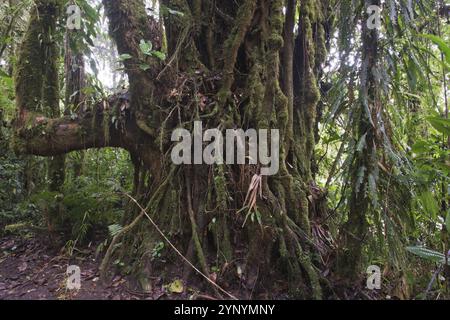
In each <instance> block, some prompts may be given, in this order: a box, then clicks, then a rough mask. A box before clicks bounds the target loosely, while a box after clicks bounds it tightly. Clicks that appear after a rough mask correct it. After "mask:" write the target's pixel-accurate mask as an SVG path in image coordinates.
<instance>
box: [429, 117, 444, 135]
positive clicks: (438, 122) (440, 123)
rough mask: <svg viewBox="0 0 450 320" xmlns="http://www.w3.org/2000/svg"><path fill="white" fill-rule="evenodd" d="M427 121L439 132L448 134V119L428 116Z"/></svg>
mask: <svg viewBox="0 0 450 320" xmlns="http://www.w3.org/2000/svg"><path fill="white" fill-rule="evenodd" d="M427 120H428V122H429V123H430V124H431V125H432V126H433V128H435V129H436V130H437V131H439V132H440V133H443V134H445V135H450V119H445V118H440V117H428V118H427Z"/></svg>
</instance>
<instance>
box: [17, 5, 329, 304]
mask: <svg viewBox="0 0 450 320" xmlns="http://www.w3.org/2000/svg"><path fill="white" fill-rule="evenodd" d="M37 2H38V3H46V4H48V3H51V2H52V1H50V0H48V1H44V0H40V1H37ZM326 3H327V1H316V0H302V1H298V2H297V1H288V2H287V3H285V1H283V0H239V1H220V2H216V1H204V0H188V1H183V0H163V1H161V4H162V5H163V6H164V7H166V8H170V9H171V10H170V11H169V12H167V11H168V10H165V13H164V14H163V17H164V24H165V30H166V39H167V49H168V58H167V59H166V61H165V62H162V61H161V60H159V59H158V58H155V57H151V56H147V55H145V54H143V52H142V51H141V49H140V46H139V44H140V43H141V41H142V40H144V41H151V42H152V43H153V50H155V51H158V50H162V47H163V41H162V39H163V38H164V37H163V36H162V34H161V33H160V30H161V28H159V27H158V26H159V22H157V21H154V20H153V19H152V18H150V17H149V16H148V15H147V13H146V10H145V6H144V3H143V1H142V0H116V1H107V0H105V1H103V4H104V7H105V12H106V15H107V16H108V18H109V23H110V33H111V36H112V37H113V39H114V40H115V42H116V44H117V47H118V51H119V54H128V55H131V56H132V58H131V59H128V60H126V61H125V62H124V65H125V69H126V72H127V74H128V78H129V83H130V87H129V96H130V101H128V100H123V99H121V98H120V97H112V98H111V99H110V100H109V101H106V102H103V103H100V104H99V105H98V106H96V107H95V108H93V109H92V110H89V111H88V112H86V113H84V114H82V115H80V117H78V118H77V119H73V118H69V117H63V118H58V119H49V118H47V117H44V116H42V113H40V111H39V109H37V108H36V102H35V101H34V98H35V96H36V95H37V92H36V91H29V90H25V88H24V86H25V85H26V84H30V83H42V82H43V78H42V76H41V75H44V74H45V70H41V69H39V70H36V68H37V66H39V65H40V64H41V63H42V62H41V60H40V58H41V59H44V57H42V56H38V57H37V59H34V60H30V61H31V62H30V63H28V64H27V63H26V61H27V59H29V58H30V56H32V55H33V54H35V52H34V50H35V49H34V46H35V45H36V44H37V42H38V34H37V31H36V26H38V25H39V24H40V23H41V22H40V21H38V20H39V19H38V18H37V17H36V16H35V17H33V19H32V22H31V25H30V28H29V30H28V32H27V35H26V36H25V39H24V43H23V46H22V52H21V55H20V58H19V66H20V68H19V72H18V76H17V95H18V97H19V98H18V99H17V105H18V109H19V114H20V117H19V118H18V120H17V121H16V129H17V130H16V132H17V134H16V136H17V138H18V139H17V144H16V147H17V150H18V151H21V152H25V153H32V154H39V155H44V156H48V155H57V154H61V153H65V152H68V151H73V150H81V149H84V148H92V147H105V146H113V147H121V148H124V149H126V150H128V151H129V152H130V153H131V155H132V159H133V162H134V164H135V168H136V172H135V184H136V186H135V190H134V197H135V198H136V199H137V200H138V201H139V203H141V204H142V206H143V207H145V208H146V211H147V212H148V214H149V215H150V217H151V218H152V219H153V220H154V221H155V222H156V224H157V225H158V226H159V228H160V229H161V230H162V232H163V233H164V234H165V235H166V236H167V237H168V238H169V239H170V240H171V242H172V243H173V244H174V245H175V246H176V247H177V248H178V249H179V250H180V251H181V252H182V253H183V254H184V255H185V256H186V257H187V258H188V259H189V260H190V261H192V263H194V264H195V265H196V266H198V268H199V269H200V270H201V271H202V272H203V273H204V274H205V275H207V276H211V277H212V275H211V273H212V272H213V270H214V272H215V273H216V275H215V276H216V277H217V282H218V284H220V285H221V286H222V287H224V288H225V289H227V290H233V286H231V285H230V283H240V286H241V288H242V287H243V288H246V289H248V290H247V291H246V290H242V289H241V293H240V294H241V295H242V297H250V294H251V292H253V291H254V290H256V292H258V291H262V290H263V289H266V290H268V289H276V288H277V287H279V286H286V287H287V288H288V289H289V291H290V293H291V294H292V295H293V296H297V297H312V298H316V299H320V298H321V297H322V288H321V284H320V276H319V270H318V268H317V262H318V260H319V259H318V256H317V254H316V252H315V250H314V246H313V240H312V239H311V230H310V228H311V227H310V215H311V214H313V212H312V211H313V206H312V204H311V201H313V200H311V199H312V197H310V194H311V188H312V187H313V186H314V183H313V179H312V173H311V172H312V170H311V162H312V159H313V158H314V156H313V155H314V144H315V137H314V126H315V123H316V117H317V113H316V109H317V104H318V101H319V99H320V95H319V90H318V86H317V82H318V79H317V78H318V75H319V73H320V68H321V63H322V62H323V60H324V58H325V55H326V50H325V32H324V24H325V21H324V20H325V19H324V14H323V13H324V12H325V11H326V10H328V8H327V7H326ZM285 5H287V6H288V7H287V9H288V10H287V11H286V13H284V8H285ZM297 6H299V12H300V17H299V22H298V25H297V26H295V24H296V18H295V16H296V12H297ZM38 8H39V9H40V10H45V7H44V8H42V7H39V6H38ZM177 12H179V13H181V14H179V13H177ZM295 30H296V31H295ZM39 57H40V58H39ZM281 61H282V63H281ZM144 64H145V66H146V67H145V68H142V66H143V65H144ZM31 71H33V72H31ZM30 74H31V75H32V76H31V77H32V78H30ZM113 116H115V118H116V119H119V121H118V124H117V123H114V124H112V121H111V120H110V119H112V117H113ZM196 120H197V121H202V123H203V128H204V129H210V128H220V130H225V129H235V128H242V129H244V130H246V129H250V128H251V129H256V130H258V129H279V130H280V137H281V143H280V150H279V151H280V170H279V172H278V174H276V175H274V176H262V175H261V165H260V164H257V165H249V164H247V165H225V164H214V165H182V166H176V165H174V164H173V163H172V162H171V159H170V151H171V150H172V148H173V145H174V143H172V142H170V137H171V134H172V132H173V130H174V129H175V128H185V129H188V130H189V131H191V132H192V131H193V129H194V127H193V123H194V121H196ZM30 124H31V125H30ZM252 181H254V182H255V181H256V183H257V188H255V189H254V195H255V196H256V197H255V199H256V201H255V202H253V203H252V202H251V203H249V202H248V201H246V200H245V199H246V195H247V193H248V190H249V186H250V184H251V182H252ZM259 190H261V193H259V192H258V191H259ZM243 207H245V210H241V209H242V208H243ZM123 224H124V229H123V230H122V232H120V233H119V234H118V235H116V236H115V237H114V239H113V240H112V244H111V246H110V248H109V250H108V252H107V255H106V259H105V260H104V262H103V264H102V266H101V272H102V275H103V276H106V275H107V274H108V270H109V269H108V268H109V266H110V262H111V261H115V260H117V259H119V260H120V261H121V262H122V263H123V264H122V265H124V268H126V269H127V270H125V271H132V272H133V274H135V275H137V278H138V279H139V280H140V284H141V285H142V286H143V287H147V285H148V281H149V279H150V278H151V276H152V275H154V274H158V275H159V274H160V273H161V271H167V273H169V271H173V270H177V271H179V270H180V265H181V264H180V262H182V261H183V260H181V259H180V257H179V256H178V255H177V254H175V253H174V251H172V250H170V249H166V250H165V251H164V252H163V256H164V258H165V259H166V261H168V262H170V263H161V262H160V261H159V260H158V259H155V257H154V255H152V252H154V249H155V248H157V247H158V244H159V243H160V242H161V241H163V240H162V238H161V236H160V234H159V233H158V232H156V230H155V228H154V226H153V225H152V224H150V223H149V221H148V219H147V216H146V215H145V214H144V213H143V212H142V211H141V210H139V209H138V208H137V207H136V206H135V205H134V204H133V202H130V204H129V210H128V211H127V215H126V217H125V218H124V222H123ZM119 244H120V245H119ZM166 248H168V246H166ZM112 257H114V260H112V259H111V258H112ZM230 280H232V281H230Z"/></svg>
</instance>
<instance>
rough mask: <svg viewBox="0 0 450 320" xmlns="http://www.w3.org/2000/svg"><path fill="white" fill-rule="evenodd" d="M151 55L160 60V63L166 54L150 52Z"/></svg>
mask: <svg viewBox="0 0 450 320" xmlns="http://www.w3.org/2000/svg"><path fill="white" fill-rule="evenodd" d="M152 55H154V56H155V57H157V58H158V59H160V60H162V61H164V60H166V54H165V53H164V52H161V51H152Z"/></svg>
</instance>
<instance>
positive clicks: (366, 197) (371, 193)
mask: <svg viewBox="0 0 450 320" xmlns="http://www.w3.org/2000/svg"><path fill="white" fill-rule="evenodd" d="M361 4H362V6H361V7H362V8H363V10H364V14H363V19H361V25H362V65H361V70H360V86H361V87H360V91H359V101H360V108H359V110H358V112H357V114H356V115H355V117H354V121H353V125H354V127H353V137H354V141H355V145H356V148H355V150H354V154H352V155H351V157H352V164H351V169H350V172H351V186H352V190H351V195H350V199H349V206H348V208H349V212H348V220H347V222H346V223H345V225H344V227H343V231H342V234H341V235H342V242H341V243H342V244H341V251H340V252H339V256H338V269H339V274H340V276H341V278H342V280H344V281H347V282H349V284H354V283H357V282H358V281H359V276H358V275H359V274H360V273H361V271H362V269H363V266H362V262H363V261H362V256H363V249H364V245H365V243H366V241H367V234H368V232H369V219H370V215H371V214H373V213H374V210H375V201H376V199H375V197H376V195H377V186H376V184H377V179H378V175H379V174H378V163H379V160H378V159H379V153H380V151H381V148H379V146H380V145H381V141H380V130H381V122H380V121H381V120H380V118H381V115H382V113H383V110H382V104H381V96H380V92H379V88H380V87H381V86H380V83H379V82H378V80H377V72H378V71H377V68H378V67H379V47H378V46H379V44H378V41H379V40H378V30H377V29H376V28H369V27H368V23H367V21H368V19H369V16H368V15H367V14H366V9H367V8H368V7H369V6H371V5H377V6H380V1H379V0H362V1H361ZM367 267H368V266H367Z"/></svg>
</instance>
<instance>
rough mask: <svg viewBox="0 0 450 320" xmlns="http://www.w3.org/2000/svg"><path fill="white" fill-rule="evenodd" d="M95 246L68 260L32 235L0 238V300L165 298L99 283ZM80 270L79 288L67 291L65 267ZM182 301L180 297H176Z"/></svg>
mask: <svg viewBox="0 0 450 320" xmlns="http://www.w3.org/2000/svg"><path fill="white" fill-rule="evenodd" d="M96 248H97V246H96V245H93V244H91V245H90V246H87V247H86V248H83V249H82V250H80V251H77V252H76V253H75V254H74V255H73V256H72V257H71V258H70V259H69V258H68V257H67V255H63V254H61V253H60V250H57V249H55V248H54V246H51V243H50V242H49V241H48V239H43V238H42V237H37V236H35V235H28V236H27V237H25V238H24V237H23V236H6V237H3V238H0V300H22V299H23V300H72V299H73V300H106V299H107V300H135V299H136V300H137V299H140V300H142V299H148V300H155V299H160V298H164V296H165V294H166V293H165V292H164V288H163V287H162V286H159V288H158V287H155V288H154V289H153V291H152V292H151V293H148V294H143V293H137V292H133V291H131V290H130V289H128V284H127V281H126V279H124V278H122V277H121V276H116V277H115V278H114V279H113V280H112V281H111V282H110V283H109V284H107V285H103V284H102V283H101V281H100V280H99V274H98V266H99V263H100V262H101V259H98V258H97V259H96V252H95V251H96ZM69 265H77V266H79V267H80V269H81V284H82V285H81V289H80V290H68V289H67V286H66V282H67V275H66V271H67V266H69ZM179 298H182V297H179Z"/></svg>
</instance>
